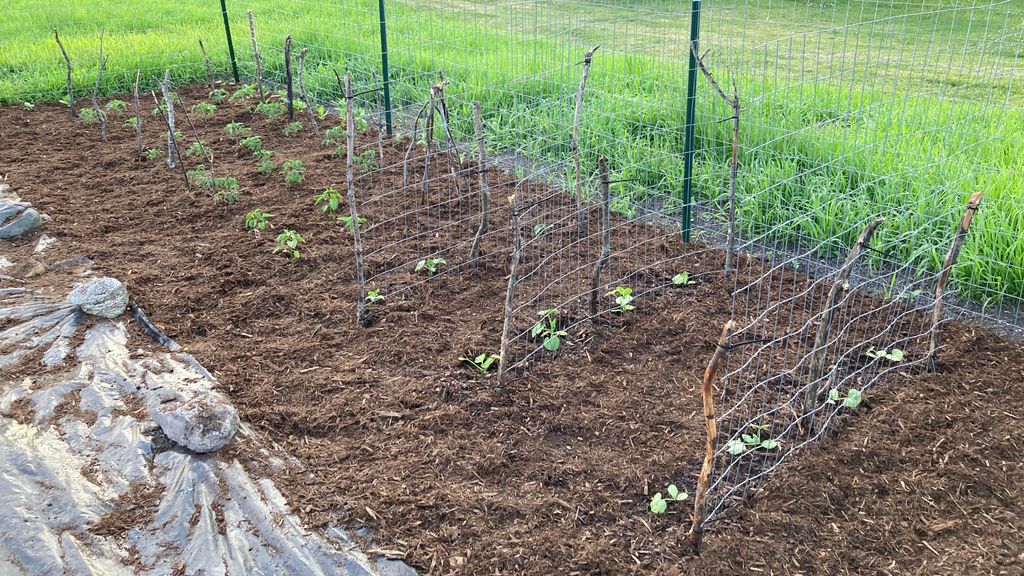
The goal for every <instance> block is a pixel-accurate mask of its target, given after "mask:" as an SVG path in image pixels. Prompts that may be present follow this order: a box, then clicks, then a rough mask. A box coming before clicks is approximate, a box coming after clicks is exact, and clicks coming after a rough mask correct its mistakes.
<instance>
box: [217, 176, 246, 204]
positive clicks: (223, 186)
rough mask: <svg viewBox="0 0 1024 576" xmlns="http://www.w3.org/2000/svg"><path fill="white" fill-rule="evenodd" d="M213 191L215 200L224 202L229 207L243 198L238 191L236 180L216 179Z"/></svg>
mask: <svg viewBox="0 0 1024 576" xmlns="http://www.w3.org/2000/svg"><path fill="white" fill-rule="evenodd" d="M211 190H212V191H213V199H214V200H223V201H224V203H225V204H229V205H230V204H234V203H236V202H238V199H239V198H241V196H242V194H241V192H239V191H238V180H237V179H235V178H214V179H213V184H212V186H211Z"/></svg>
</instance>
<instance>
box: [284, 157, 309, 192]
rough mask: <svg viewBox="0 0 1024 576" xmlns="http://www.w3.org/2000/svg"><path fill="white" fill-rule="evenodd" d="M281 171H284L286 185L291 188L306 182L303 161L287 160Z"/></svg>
mask: <svg viewBox="0 0 1024 576" xmlns="http://www.w3.org/2000/svg"><path fill="white" fill-rule="evenodd" d="M281 169H282V170H284V183H285V184H287V185H289V186H298V185H299V184H302V183H303V182H305V181H306V167H305V166H304V165H303V164H302V160H285V162H284V164H282V165H281Z"/></svg>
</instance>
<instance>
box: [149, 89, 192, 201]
mask: <svg viewBox="0 0 1024 576" xmlns="http://www.w3.org/2000/svg"><path fill="white" fill-rule="evenodd" d="M167 73H168V74H170V71H169V70H168V71H167ZM160 87H161V90H162V89H163V87H164V83H161V84H160ZM149 93H150V94H152V95H153V103H154V104H156V109H157V110H158V111H159V112H160V117H161V118H163V119H164V126H166V127H167V129H168V130H167V132H168V134H170V136H168V139H169V140H170V143H172V144H173V143H174V142H175V140H174V130H172V129H171V123H170V122H168V120H167V116H166V115H165V114H164V111H163V110H160V100H158V99H157V97H156V92H155V91H152V90H151V91H150V92H149ZM174 150H175V153H176V154H177V156H178V161H177V166H178V167H179V168H181V176H182V177H183V178H184V179H185V186H187V187H189V188H191V187H192V184H191V183H190V182H189V181H188V172H186V171H185V163H184V162H182V161H181V153H180V152H178V146H177V145H176V144H175V145H174ZM169 154H170V152H169V151H168V155H169ZM167 161H168V165H169V166H170V162H171V159H170V158H169V157H168V160H167ZM171 167H172V168H173V166H171Z"/></svg>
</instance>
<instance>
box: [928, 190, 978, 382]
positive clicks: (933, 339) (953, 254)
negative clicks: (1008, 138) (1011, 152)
mask: <svg viewBox="0 0 1024 576" xmlns="http://www.w3.org/2000/svg"><path fill="white" fill-rule="evenodd" d="M983 195H984V192H975V193H974V194H971V198H970V199H969V200H968V201H967V208H966V209H965V210H964V215H963V217H962V218H960V226H959V227H958V228H957V229H956V234H955V235H954V236H953V244H951V245H950V247H949V252H948V253H947V254H946V260H945V261H944V262H943V263H942V272H941V273H940V274H939V282H938V284H936V286H935V307H934V308H933V309H932V329H931V335H930V337H929V339H928V340H929V341H928V363H927V366H928V370H929V371H934V370H935V361H936V360H937V359H938V355H939V347H940V346H941V339H942V335H941V334H939V325H940V324H941V323H942V295H943V294H944V293H945V291H946V282H947V281H948V280H949V273H950V271H952V270H953V266H954V265H956V260H957V258H959V257H960V249H961V248H963V245H964V240H966V239H967V232H969V231H970V229H971V221H972V220H974V214H975V213H976V212H977V211H978V207H979V206H981V198H982V196H983Z"/></svg>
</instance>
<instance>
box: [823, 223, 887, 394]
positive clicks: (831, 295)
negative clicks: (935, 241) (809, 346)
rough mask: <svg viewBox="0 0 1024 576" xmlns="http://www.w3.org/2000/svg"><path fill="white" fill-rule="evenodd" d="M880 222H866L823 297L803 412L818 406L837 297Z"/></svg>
mask: <svg viewBox="0 0 1024 576" xmlns="http://www.w3.org/2000/svg"><path fill="white" fill-rule="evenodd" d="M882 222H885V218H878V219H877V220H875V221H874V222H871V223H870V224H868V225H867V226H866V227H865V228H864V231H863V232H861V233H860V237H858V238H857V241H856V242H854V244H853V248H851V249H850V253H849V254H848V255H847V256H846V261H845V262H843V267H842V268H840V269H839V273H838V274H837V275H836V279H835V281H834V282H833V283H832V288H831V289H830V290H829V292H828V297H827V298H825V312H824V316H822V319H821V323H820V324H818V333H817V335H816V336H815V337H814V349H813V351H812V352H811V371H810V376H809V378H810V382H808V383H807V394H806V395H805V397H804V414H812V413H813V412H814V410H815V409H817V407H818V406H817V405H818V393H819V390H818V380H819V379H821V375H822V372H824V367H825V352H826V351H827V350H828V338H829V333H830V332H831V330H832V318H833V317H834V316H835V313H836V301H837V300H838V299H839V293H840V292H841V291H842V290H843V286H844V285H845V284H846V280H847V279H848V278H849V277H850V273H851V272H853V266H854V264H856V263H857V258H858V257H860V253H861V251H862V250H863V249H864V247H865V246H867V245H868V242H870V241H871V236H872V235H873V234H874V233H875V230H876V229H877V228H878V227H879V226H881V225H882Z"/></svg>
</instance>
